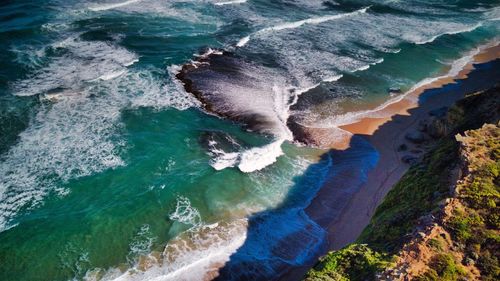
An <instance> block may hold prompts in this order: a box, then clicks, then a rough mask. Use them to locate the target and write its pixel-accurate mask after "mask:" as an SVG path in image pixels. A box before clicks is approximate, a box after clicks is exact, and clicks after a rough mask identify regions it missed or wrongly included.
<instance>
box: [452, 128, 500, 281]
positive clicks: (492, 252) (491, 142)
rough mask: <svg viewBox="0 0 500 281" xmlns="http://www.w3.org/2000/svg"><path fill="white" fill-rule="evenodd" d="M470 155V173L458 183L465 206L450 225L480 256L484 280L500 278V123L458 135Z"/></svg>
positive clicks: (458, 238)
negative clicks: (499, 125)
mask: <svg viewBox="0 0 500 281" xmlns="http://www.w3.org/2000/svg"><path fill="white" fill-rule="evenodd" d="M457 140H458V141H460V142H461V144H462V146H463V148H462V149H463V150H464V152H465V155H466V156H467V161H468V168H469V173H470V174H469V176H468V177H467V178H466V180H465V181H464V182H463V183H462V184H460V185H459V186H458V191H459V192H458V198H460V199H462V200H461V202H462V203H463V205H464V209H456V210H454V212H453V217H452V219H451V220H450V221H449V222H448V223H447V225H446V226H447V227H448V228H449V230H450V232H451V233H452V235H453V236H454V237H453V238H454V239H455V240H456V241H457V242H458V243H460V245H462V246H463V247H464V248H465V254H466V255H467V257H470V258H475V259H477V261H476V265H477V267H478V268H479V270H480V271H481V275H482V279H483V280H500V266H499V260H500V221H499V216H500V184H499V183H500V176H499V170H500V168H499V167H500V127H498V126H496V125H485V126H483V127H482V128H481V129H478V130H473V131H467V132H466V134H465V136H458V137H457Z"/></svg>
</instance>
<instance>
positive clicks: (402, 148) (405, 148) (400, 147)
mask: <svg viewBox="0 0 500 281" xmlns="http://www.w3.org/2000/svg"><path fill="white" fill-rule="evenodd" d="M407 149H408V146H407V145H406V144H404V143H403V144H401V145H400V146H399V147H398V151H405V150H407Z"/></svg>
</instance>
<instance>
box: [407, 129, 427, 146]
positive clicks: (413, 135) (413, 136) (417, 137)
mask: <svg viewBox="0 0 500 281" xmlns="http://www.w3.org/2000/svg"><path fill="white" fill-rule="evenodd" d="M405 138H406V139H407V140H409V141H411V142H413V143H423V142H424V141H425V135H424V134H422V133H421V132H418V131H413V132H408V133H406V135H405Z"/></svg>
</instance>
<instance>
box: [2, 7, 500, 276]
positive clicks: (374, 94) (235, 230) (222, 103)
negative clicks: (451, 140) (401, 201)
mask: <svg viewBox="0 0 500 281" xmlns="http://www.w3.org/2000/svg"><path fill="white" fill-rule="evenodd" d="M499 20H500V5H499V2H498V1H465V0H463V1H460V0H455V1H432V0H409V1H397V0H393V1H389V0H388V1H382V0H378V1H364V0H357V1H341V0H324V1H316V0H295V1H294V0H274V1H270V0H268V1H264V0H233V1H228V0H199V1H196V0H128V1H123V0H113V1H108V0H107V1H74V0H65V1H62V0H46V1H36V0H33V1H28V0H17V1H8V0H6V1H2V2H1V3H0V48H1V52H0V62H1V67H0V241H1V243H0V279H1V280H6V281H7V280H203V279H204V278H208V277H215V276H216V275H217V274H216V273H215V272H217V269H218V268H219V267H221V266H222V265H224V264H225V266H224V268H223V270H221V272H220V275H219V279H221V280H246V279H254V280H273V279H276V278H279V276H280V274H282V273H283V272H284V271H286V269H287V268H289V267H291V266H300V265H301V264H304V263H307V262H311V260H314V259H316V258H317V254H318V253H319V252H320V251H321V250H322V249H323V248H324V246H325V235H326V230H324V229H322V228H321V227H320V226H319V225H318V224H317V223H316V222H314V221H313V220H311V219H310V218H309V217H308V216H307V214H306V213H305V212H304V209H305V208H306V207H307V206H308V204H309V202H310V201H311V200H312V199H313V198H314V196H315V194H316V193H317V191H318V190H319V188H320V187H321V184H322V183H323V182H324V181H325V180H326V177H327V175H328V176H332V174H333V175H334V174H335V173H336V171H338V173H341V172H342V171H344V170H352V169H355V171H357V172H356V173H355V174H357V175H358V177H357V178H355V179H351V180H350V181H349V182H350V184H353V185H360V184H361V183H363V181H364V180H365V175H366V173H367V172H368V171H369V170H370V169H371V168H373V166H374V165H375V164H376V163H377V159H378V152H377V151H376V150H375V149H374V148H373V147H372V146H371V145H370V143H368V142H367V141H366V140H365V139H363V138H361V137H359V138H355V140H354V141H353V142H352V147H351V148H352V149H350V150H349V151H350V152H348V153H343V154H342V153H328V152H327V151H328V150H326V149H325V148H324V147H323V148H321V147H318V146H317V145H314V144H313V143H308V142H307V141H306V140H303V139H301V138H300V137H299V135H298V131H297V130H296V128H297V127H314V128H329V129H332V130H333V131H335V130H337V133H338V134H333V135H330V136H328V137H329V138H335V137H336V136H338V137H342V136H343V134H345V132H343V131H342V130H340V129H338V127H339V126H341V125H344V124H349V123H350V122H352V120H354V119H355V118H357V116H360V114H361V115H363V114H369V112H370V110H373V109H374V108H376V107H377V106H380V105H383V104H384V103H387V102H388V101H390V100H393V99H397V98H398V97H401V96H402V95H404V94H405V93H407V92H408V91H410V90H412V88H414V87H415V86H416V85H422V84H425V83H427V82H429V81H431V80H429V77H436V76H439V75H443V73H448V74H450V75H453V74H456V73H458V71H459V70H460V69H461V68H462V67H463V66H464V65H465V63H466V62H467V60H468V59H470V57H471V55H472V54H474V53H476V52H477V48H478V47H479V46H482V45H484V44H487V43H489V42H492V41H495V40H496V41H498V38H499V36H500V32H499V31H500V24H499ZM391 89H392V90H391ZM207 276H208V277H207Z"/></svg>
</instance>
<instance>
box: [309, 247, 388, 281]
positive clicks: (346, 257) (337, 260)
mask: <svg viewBox="0 0 500 281" xmlns="http://www.w3.org/2000/svg"><path fill="white" fill-rule="evenodd" d="M388 265H389V261H388V257H386V256H383V255H382V254H380V253H377V252H374V251H373V250H372V249H370V248H369V247H368V246H367V245H365V244H352V245H349V246H347V247H346V248H344V249H342V250H339V251H335V252H332V253H331V254H329V255H327V256H325V257H323V258H322V259H321V260H320V263H319V264H318V265H317V266H316V267H314V268H313V269H311V270H310V271H309V273H308V275H307V277H306V279H305V280H306V281H326V280H331V281H333V280H335V281H344V280H372V279H374V278H375V274H376V273H377V272H379V271H381V270H382V269H384V268H386V267H387V266H388Z"/></svg>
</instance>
